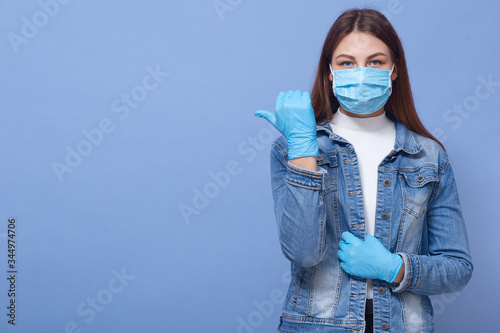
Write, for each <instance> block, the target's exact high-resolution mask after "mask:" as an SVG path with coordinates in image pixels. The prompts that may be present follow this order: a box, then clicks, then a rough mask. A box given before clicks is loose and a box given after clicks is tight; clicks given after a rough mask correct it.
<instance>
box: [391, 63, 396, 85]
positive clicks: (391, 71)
mask: <svg viewBox="0 0 500 333" xmlns="http://www.w3.org/2000/svg"><path fill="white" fill-rule="evenodd" d="M394 65H396V64H395V63H394V64H392V69H391V71H390V72H389V84H390V86H391V87H392V80H391V75H392V72H393V71H394Z"/></svg>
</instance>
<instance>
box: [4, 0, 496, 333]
mask: <svg viewBox="0 0 500 333" xmlns="http://www.w3.org/2000/svg"><path fill="white" fill-rule="evenodd" d="M58 1H59V2H55V0H41V1H40V2H38V1H34V0H30V1H15V2H13V1H9V2H8V3H4V4H2V10H1V11H0V22H1V23H0V24H1V32H0V35H1V36H2V38H0V57H1V62H0V66H1V67H0V73H1V75H0V80H1V89H0V97H1V98H0V105H1V110H2V111H1V112H0V126H1V128H0V145H1V146H0V147H1V153H2V158H1V159H0V163H1V165H0V170H1V177H0V218H1V223H0V258H2V259H0V268H1V274H0V275H1V276H4V278H2V279H0V295H1V296H0V308H2V309H3V310H1V311H0V314H1V316H0V331H2V332H30V333H31V332H53V333H56V332H79V331H81V332H96V333H98V332H146V331H147V332H218V333H219V332H220V333H229V332H245V333H248V332H273V331H275V330H276V327H277V324H278V318H279V314H280V310H281V307H282V303H281V301H282V298H283V296H284V293H285V292H286V288H287V280H288V278H289V276H288V275H287V271H288V267H289V266H288V262H287V261H286V259H285V258H284V257H283V255H282V254H281V250H280V247H279V243H278V237H277V230H276V225H275V222H274V215H273V204H272V198H271V190H270V177H269V147H270V143H271V141H272V140H273V138H274V137H276V136H277V132H276V131H275V130H274V129H270V127H269V126H268V125H267V123H266V122H265V121H263V120H262V119H258V118H255V117H254V116H253V111H254V110H256V109H262V108H267V109H270V110H272V108H273V106H274V100H275V97H276V95H277V94H278V92H279V91H282V90H285V91H286V90H292V89H293V90H295V89H300V90H309V91H310V89H311V87H312V82H313V79H314V74H315V73H314V70H315V68H316V65H317V61H318V58H319V55H320V51H321V47H322V43H323V41H324V38H325V36H326V33H327V32H328V29H329V27H330V26H331V24H332V23H333V21H334V20H335V19H336V18H337V17H338V15H339V14H340V13H341V12H342V11H344V10H346V9H348V8H351V7H354V6H356V7H359V6H360V7H365V6H369V7H373V8H377V9H379V10H382V11H383V12H384V13H386V14H387V16H388V17H389V18H390V20H391V22H392V23H393V24H394V26H395V28H396V30H397V31H398V33H399V35H400V38H401V39H402V42H403V44H404V47H405V50H406V55H407V61H408V66H409V74H410V78H411V83H412V87H413V93H414V97H415V101H416V105H417V108H418V110H419V114H420V116H421V118H422V120H423V122H424V123H425V125H426V126H427V127H428V128H429V129H430V130H432V131H433V132H434V133H435V134H436V135H438V136H439V137H440V138H442V139H443V142H444V143H445V145H446V147H447V150H448V152H449V154H450V156H451V158H452V160H453V163H454V164H453V166H454V170H455V174H456V178H457V184H458V188H459V191H460V195H461V202H462V206H463V211H464V214H465V217H466V221H467V227H468V231H469V238H470V245H471V250H472V254H473V259H474V264H475V270H474V275H473V278H472V280H471V282H470V284H469V285H468V286H467V288H466V289H464V290H463V291H462V292H461V293H458V294H453V295H441V296H437V297H433V302H434V305H435V309H436V313H437V319H436V327H437V332H471V331H492V330H493V328H494V327H498V326H499V325H500V317H499V316H498V309H494V307H493V306H492V305H491V304H495V301H496V298H497V297H496V296H498V295H500V293H498V286H497V281H498V279H496V278H495V277H497V276H498V275H500V267H499V261H498V254H499V250H498V235H499V231H500V227H499V224H498V222H499V221H498V214H497V210H496V209H497V208H498V199H499V197H500V195H499V194H500V192H499V185H500V176H499V172H498V163H499V162H500V150H499V143H500V142H499V141H500V140H499V134H498V130H499V127H500V116H499V113H498V112H497V111H498V105H499V103H500V56H499V50H500V48H499V43H498V36H499V35H500V25H499V20H498V13H500V3H499V2H498V1H495V0H485V1H451V0H447V1H410V0H381V1H372V2H369V1H347V0H337V1H326V0H322V1H319V0H318V1H298V0H287V1H284V0H280V1H245V0H220V1H213V0H205V1H193V0H191V1H170V0H169V1H160V0H156V1H130V0H127V1H125V0H121V1H118V0H114V1H95V0H94V1H74V0H73V1H68V0H64V1H63V0H58ZM47 13H48V14H47ZM49 14H50V15H49ZM152 73H153V74H152ZM488 81H490V83H489V84H488V83H486V84H485V83H484V82H488ZM127 99H128V100H127ZM460 109H461V110H462V111H460ZM85 133H86V134H85ZM88 137H90V138H88ZM75 151H76V153H75ZM75 154H79V155H80V157H77V156H75ZM81 155H85V156H81ZM66 159H68V160H66ZM55 168H56V169H55ZM56 170H59V171H56ZM200 193H201V194H200ZM207 196H208V197H207ZM9 218H15V219H16V222H15V224H16V229H15V231H16V246H17V247H16V253H17V262H16V267H15V268H16V270H17V274H16V292H17V294H16V325H15V327H14V326H12V325H10V324H8V323H7V320H8V319H9V318H8V317H7V316H6V315H5V314H6V313H7V311H8V309H6V307H7V306H8V304H9V303H8V302H9V301H10V298H9V297H8V295H7V292H8V289H9V281H8V280H7V279H6V277H8V273H7V270H8V268H7V259H8V258H7V255H8V252H7V235H6V234H7V229H8V223H7V221H8V219H9Z"/></svg>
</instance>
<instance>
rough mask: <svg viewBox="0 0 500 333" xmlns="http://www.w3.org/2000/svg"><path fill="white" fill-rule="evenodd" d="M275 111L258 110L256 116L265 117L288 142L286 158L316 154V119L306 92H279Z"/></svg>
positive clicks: (309, 97)
mask: <svg viewBox="0 0 500 333" xmlns="http://www.w3.org/2000/svg"><path fill="white" fill-rule="evenodd" d="M274 111H275V113H272V112H269V111H264V110H258V111H255V115H256V116H257V117H261V118H265V119H267V120H268V121H269V122H270V123H271V124H272V125H273V126H274V127H276V129H277V130H278V131H280V133H281V134H283V135H284V136H285V138H286V141H287V143H288V158H289V159H294V158H297V157H303V156H317V155H318V142H317V138H316V119H315V117H314V109H313V107H312V105H311V96H310V95H309V93H308V92H300V91H298V90H297V91H288V92H286V93H285V92H280V93H279V94H278V97H277V98H276V104H275V107H274Z"/></svg>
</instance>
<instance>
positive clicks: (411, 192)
mask: <svg viewBox="0 0 500 333" xmlns="http://www.w3.org/2000/svg"><path fill="white" fill-rule="evenodd" d="M395 123H396V124H395V126H396V140H395V144H394V149H393V150H392V151H391V152H390V153H389V154H388V155H387V156H386V157H385V159H384V160H383V161H382V162H381V163H380V164H379V167H378V184H377V207H376V220H375V235H374V236H375V237H377V238H378V239H379V240H380V241H381V242H382V244H384V245H385V246H386V248H387V249H388V250H389V251H391V252H392V253H398V254H400V255H401V256H402V258H403V261H404V264H405V271H404V278H403V280H402V281H401V283H399V284H394V283H392V284H391V283H387V282H385V281H381V280H373V311H374V331H375V332H395V333H402V332H406V333H410V332H411V333H413V332H433V331H434V325H433V321H434V314H433V309H432V305H431V302H430V299H429V297H428V295H433V294H441V293H452V292H457V291H459V290H461V289H463V288H464V287H465V286H466V285H467V283H468V282H469V280H470V278H471V275H472V270H473V265H472V261H471V255H470V251H469V244H468V238H467V231H466V227H465V223H464V219H463V216H462V211H461V207H460V202H459V197H458V192H457V188H456V184H455V179H454V175H453V170H452V167H451V165H450V161H449V159H448V156H447V154H446V152H445V151H444V150H443V149H442V148H441V146H440V145H439V144H437V142H435V141H434V140H431V139H429V138H427V137H424V136H422V135H419V134H416V133H415V132H412V131H410V130H408V129H407V128H406V127H405V126H404V125H403V124H402V123H401V122H399V121H397V120H395ZM317 138H318V146H319V155H318V156H317V157H316V160H317V165H318V171H316V172H314V171H310V170H307V169H303V168H300V167H298V166H295V165H293V164H291V163H290V162H289V161H288V145H287V142H286V139H285V138H284V137H283V136H281V137H279V138H278V139H276V141H275V142H274V143H273V144H272V148H271V182H272V191H273V199H274V209H275V216H276V222H277V225H278V235H279V240H280V243H281V249H282V251H283V254H284V255H285V257H286V258H287V259H288V260H290V262H291V282H290V286H289V288H288V292H287V295H286V298H285V304H284V305H283V311H282V314H281V316H280V324H279V327H278V331H279V332H283V333H291V332H318V333H320V332H364V330H365V320H364V309H365V301H366V286H367V283H366V281H367V280H366V279H364V278H359V277H355V276H350V275H349V274H347V273H346V272H344V271H343V270H342V269H341V268H340V261H339V259H338V257H337V251H338V244H339V241H340V239H341V234H342V232H344V231H350V232H352V233H353V234H354V235H356V236H357V237H359V238H361V239H364V238H365V220H364V208H363V197H362V196H363V192H362V190H361V178H360V173H359V168H358V160H357V158H356V153H355V151H354V148H353V146H352V145H351V144H350V143H349V142H347V141H346V140H345V139H343V138H342V137H340V136H338V135H337V134H335V133H333V132H332V130H331V127H330V125H329V124H326V125H323V126H321V125H318V126H317Z"/></svg>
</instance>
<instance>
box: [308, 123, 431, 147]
mask: <svg viewBox="0 0 500 333" xmlns="http://www.w3.org/2000/svg"><path fill="white" fill-rule="evenodd" d="M393 121H394V122H395V123H396V142H395V143H394V150H395V152H396V153H397V152H399V151H401V150H403V151H404V152H406V153H408V154H416V153H418V152H419V151H420V150H421V149H422V145H421V144H420V142H419V141H418V138H417V136H416V134H415V133H414V132H412V131H410V130H409V129H408V128H406V126H405V125H404V124H403V123H402V122H400V121H399V120H397V119H393ZM316 132H326V134H327V135H328V137H329V138H330V139H332V140H334V141H340V142H345V143H348V142H347V141H346V140H345V139H344V138H342V137H341V136H339V135H337V134H335V133H333V131H332V128H331V126H330V124H329V123H325V124H323V125H316Z"/></svg>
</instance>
